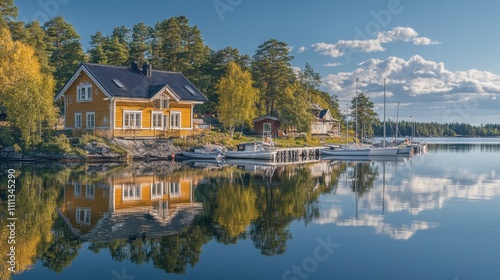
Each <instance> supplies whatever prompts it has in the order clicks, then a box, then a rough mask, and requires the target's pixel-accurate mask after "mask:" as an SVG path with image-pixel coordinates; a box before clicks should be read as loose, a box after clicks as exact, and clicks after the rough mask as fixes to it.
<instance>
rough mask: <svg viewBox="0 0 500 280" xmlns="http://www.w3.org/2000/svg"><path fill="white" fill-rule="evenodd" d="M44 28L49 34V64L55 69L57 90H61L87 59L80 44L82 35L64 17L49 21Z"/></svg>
mask: <svg viewBox="0 0 500 280" xmlns="http://www.w3.org/2000/svg"><path fill="white" fill-rule="evenodd" d="M43 28H44V29H45V32H46V33H47V47H48V50H49V52H50V59H49V63H50V66H52V67H54V68H55V71H54V78H55V80H56V90H60V89H61V88H62V87H63V86H64V84H65V83H66V82H67V81H68V80H69V79H70V78H71V75H73V73H74V71H75V70H76V69H77V68H78V65H79V64H80V62H82V61H84V60H85V59H86V57H85V54H84V53H83V49H82V45H81V44H80V41H79V39H80V35H78V33H76V31H75V29H74V28H73V26H72V25H71V24H69V23H68V22H66V21H65V20H64V18H63V17H56V18H53V19H51V20H49V21H47V22H46V23H45V24H44V25H43Z"/></svg>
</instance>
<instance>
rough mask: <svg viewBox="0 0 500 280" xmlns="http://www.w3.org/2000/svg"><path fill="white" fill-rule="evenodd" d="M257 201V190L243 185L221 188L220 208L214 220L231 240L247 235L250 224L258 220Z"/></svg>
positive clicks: (218, 196) (217, 209) (219, 194)
mask: <svg viewBox="0 0 500 280" xmlns="http://www.w3.org/2000/svg"><path fill="white" fill-rule="evenodd" d="M256 199H257V194H256V193H255V190H254V189H253V188H247V187H245V186H243V185H241V183H237V182H235V183H234V184H233V185H231V186H225V187H224V186H221V189H220V191H219V192H218V194H217V205H218V207H217V208H216V209H215V214H214V219H215V221H216V222H217V223H218V224H219V225H220V226H221V227H222V229H223V230H224V231H226V232H227V234H228V237H229V238H236V237H238V236H240V235H241V234H243V233H245V232H246V230H247V228H248V226H250V223H251V222H252V221H253V220H255V219H256V218H257V216H258V211H257V208H256V207H255V205H256V201H255V200H256Z"/></svg>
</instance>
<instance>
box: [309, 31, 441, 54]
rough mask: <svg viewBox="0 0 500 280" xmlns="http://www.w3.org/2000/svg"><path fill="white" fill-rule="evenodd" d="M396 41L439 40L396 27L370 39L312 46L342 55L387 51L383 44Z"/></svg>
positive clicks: (315, 48)
mask: <svg viewBox="0 0 500 280" xmlns="http://www.w3.org/2000/svg"><path fill="white" fill-rule="evenodd" d="M396 41H403V42H412V43H413V44H415V45H436V44H440V43H439V42H438V41H433V40H431V39H429V38H426V37H419V35H418V33H417V32H416V31H415V30H414V29H413V28H411V27H395V28H393V29H391V30H389V31H383V32H379V33H377V36H376V37H375V38H373V39H369V40H339V41H338V42H337V43H335V44H329V43H324V42H321V43H316V44H313V45H312V46H311V47H312V48H314V50H315V51H317V52H319V53H321V54H323V55H328V56H331V57H334V58H336V57H342V56H344V55H346V53H348V52H352V51H359V52H363V53H372V52H382V51H385V48H384V47H383V44H388V43H392V42H396Z"/></svg>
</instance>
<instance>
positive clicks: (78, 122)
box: [75, 113, 82, 129]
mask: <svg viewBox="0 0 500 280" xmlns="http://www.w3.org/2000/svg"><path fill="white" fill-rule="evenodd" d="M75 128H77V129H80V128H82V113H75Z"/></svg>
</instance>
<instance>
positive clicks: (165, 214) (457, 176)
mask: <svg viewBox="0 0 500 280" xmlns="http://www.w3.org/2000/svg"><path fill="white" fill-rule="evenodd" d="M474 149H475V148H474ZM433 153H434V152H433V151H432V150H431V151H430V156H432V154H433ZM436 153H437V152H436ZM451 160H454V159H451ZM194 164H195V163H189V164H182V163H170V162H168V163H167V162H151V163H135V164H133V165H131V166H121V165H112V164H110V165H108V164H106V165H83V166H70V167H62V166H59V167H55V168H51V169H48V168H43V167H41V166H35V165H25V166H22V167H20V166H17V167H16V169H17V170H18V171H19V172H18V173H19V175H18V178H19V184H18V186H19V187H18V190H17V195H18V196H19V199H18V205H17V209H18V216H19V217H26V218H25V219H24V218H23V220H22V221H19V224H18V226H19V227H18V236H19V247H18V248H17V250H18V251H17V253H18V255H19V259H18V271H19V273H23V271H26V270H29V269H31V268H33V264H35V263H36V262H40V263H41V264H42V265H43V266H45V267H47V268H49V269H50V270H53V271H57V272H62V271H64V270H65V269H66V268H67V267H69V266H70V264H71V263H72V262H73V260H75V259H76V258H77V257H78V255H79V254H80V252H81V250H82V248H88V249H89V250H90V251H92V252H94V253H95V254H99V255H102V256H108V258H111V259H112V260H115V261H120V262H121V261H125V260H129V261H130V262H132V263H135V264H143V263H151V264H152V265H153V266H154V267H155V268H157V269H161V270H163V271H165V272H166V273H177V274H182V273H186V269H187V267H193V266H195V265H196V264H197V263H198V262H199V261H200V259H201V258H202V257H203V256H202V248H203V247H204V246H205V245H206V244H207V243H209V242H217V243H220V244H237V243H238V242H240V241H242V240H246V241H250V242H252V244H253V247H254V248H255V250H258V252H260V254H262V255H266V256H274V255H280V254H284V253H287V251H288V246H289V245H288V244H289V243H290V239H292V238H293V237H294V234H296V233H295V232H294V231H293V230H291V229H290V225H291V223H292V222H297V221H298V222H299V223H303V224H304V225H307V224H310V223H314V224H317V225H327V224H330V225H334V226H337V227H342V228H344V229H349V228H350V229H351V230H356V229H359V228H368V229H369V230H370V231H371V232H373V233H374V234H377V235H380V236H385V237H387V238H390V239H394V240H409V239H411V238H412V237H413V236H415V234H417V233H418V232H422V231H430V230H432V229H436V228H438V227H439V222H436V221H431V220H430V219H429V215H423V213H425V212H430V211H436V210H439V209H442V208H444V207H445V206H446V204H447V203H448V202H449V201H450V200H452V199H463V200H488V199H492V198H495V197H500V187H499V186H500V177H499V175H498V174H499V173H498V171H499V170H498V166H490V167H489V169H486V168H484V167H480V166H474V165H467V166H463V167H462V166H461V167H460V169H450V168H451V167H452V166H451V167H450V164H449V159H448V158H447V157H446V156H445V157H442V158H441V159H439V158H435V157H432V161H430V160H421V159H419V158H418V157H416V158H411V159H405V158H403V159H402V158H396V159H395V160H381V159H375V160H365V159H356V160H345V159H338V158H337V159H327V160H322V161H318V162H316V163H310V164H307V165H298V166H297V165H276V164H263V163H259V162H233V163H231V164H228V163H203V164H196V165H194ZM193 167H196V168H193ZM6 168H9V167H7V166H3V167H2V170H6ZM1 183H2V186H5V184H4V183H6V175H5V174H2V175H1ZM6 195H7V193H6V191H5V189H2V190H1V191H0V197H1V199H2V207H1V211H2V212H0V213H1V215H2V219H1V221H0V231H1V234H2V236H6V235H7V231H6V225H5V223H6V219H5V218H4V217H6V213H5V211H6V209H7V207H5V205H4V204H5V199H6ZM6 246H7V244H6V243H5V242H0V250H2V252H5V251H7V247H6ZM2 258H3V259H2V264H1V265H0V266H1V267H0V268H1V271H2V275H1V279H9V278H8V277H10V275H9V274H8V272H7V271H6V269H5V268H6V259H5V258H6V256H5V255H4V256H2Z"/></svg>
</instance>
